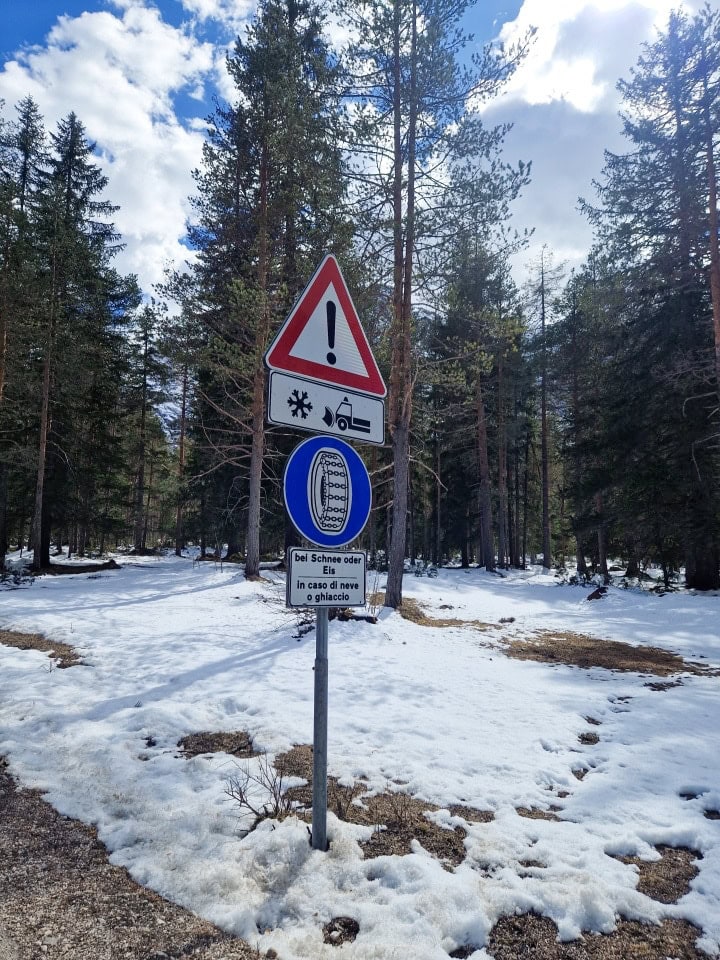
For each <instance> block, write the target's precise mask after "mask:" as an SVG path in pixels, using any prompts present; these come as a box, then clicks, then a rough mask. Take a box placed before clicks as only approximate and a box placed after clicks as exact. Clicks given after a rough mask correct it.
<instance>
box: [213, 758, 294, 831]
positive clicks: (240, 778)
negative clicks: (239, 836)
mask: <svg viewBox="0 0 720 960" xmlns="http://www.w3.org/2000/svg"><path fill="white" fill-rule="evenodd" d="M225 793H226V795H227V796H228V797H229V798H230V799H231V800H234V801H235V803H236V804H237V805H238V807H239V808H240V811H241V813H242V814H246V813H249V814H250V815H251V816H252V817H253V822H252V824H251V826H250V827H248V828H247V829H246V830H244V831H243V836H246V835H247V834H248V833H250V831H251V830H254V829H255V827H256V826H257V825H258V823H260V822H261V821H262V820H284V819H285V817H287V816H289V815H290V813H291V812H292V800H291V798H290V797H288V796H287V794H286V792H285V784H284V782H283V775H282V773H279V772H278V771H277V770H276V769H275V767H274V766H273V764H272V762H271V761H270V760H269V759H268V755H267V753H261V754H260V755H259V756H258V758H257V760H256V761H255V763H253V764H251V763H249V762H247V763H244V764H239V765H238V767H237V772H236V773H233V774H231V775H230V776H228V777H226V779H225Z"/></svg>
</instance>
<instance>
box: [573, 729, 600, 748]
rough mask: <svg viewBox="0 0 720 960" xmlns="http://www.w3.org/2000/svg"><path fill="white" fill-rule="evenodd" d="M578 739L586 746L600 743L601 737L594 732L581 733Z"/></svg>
mask: <svg viewBox="0 0 720 960" xmlns="http://www.w3.org/2000/svg"><path fill="white" fill-rule="evenodd" d="M578 740H579V741H580V743H582V744H583V746H586V747H593V746H595V744H596V743H600V737H599V736H598V735H597V734H596V733H592V732H588V733H581V734H580V736H579V737H578Z"/></svg>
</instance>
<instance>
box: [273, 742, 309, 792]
mask: <svg viewBox="0 0 720 960" xmlns="http://www.w3.org/2000/svg"><path fill="white" fill-rule="evenodd" d="M275 769H276V770H277V772H278V773H279V774H280V776H281V777H301V778H302V779H303V780H307V781H308V783H312V774H313V748H312V746H311V745H310V744H309V743H296V744H295V746H294V747H291V748H290V750H287V751H286V752H285V753H278V754H277V755H276V756H275Z"/></svg>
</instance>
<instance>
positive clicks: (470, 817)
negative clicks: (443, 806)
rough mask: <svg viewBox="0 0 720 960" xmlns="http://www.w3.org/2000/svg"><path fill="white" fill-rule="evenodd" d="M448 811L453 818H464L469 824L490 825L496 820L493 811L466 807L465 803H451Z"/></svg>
mask: <svg viewBox="0 0 720 960" xmlns="http://www.w3.org/2000/svg"><path fill="white" fill-rule="evenodd" d="M448 810H449V811H450V813H451V814H452V816H453V817H462V818H463V820H467V821H468V823H490V822H491V821H492V820H494V819H495V814H494V813H493V812H492V810H478V809H476V808H475V807H466V806H465V804H464V803H451V804H450V806H449V807H448Z"/></svg>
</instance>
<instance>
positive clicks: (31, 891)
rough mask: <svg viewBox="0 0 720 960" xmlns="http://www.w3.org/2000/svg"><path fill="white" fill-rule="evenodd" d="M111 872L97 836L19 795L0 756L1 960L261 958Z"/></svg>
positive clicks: (31, 796)
mask: <svg viewBox="0 0 720 960" xmlns="http://www.w3.org/2000/svg"><path fill="white" fill-rule="evenodd" d="M259 956H260V955H259V954H258V953H257V952H256V951H255V950H253V949H251V948H250V947H249V946H248V945H247V944H245V943H243V942H242V941H240V940H237V939H236V938H233V937H230V936H229V935H227V934H225V933H223V932H222V931H221V930H219V929H218V928H217V927H215V926H214V925H213V924H211V923H208V922H207V921H205V920H201V919H200V918H199V917H196V916H195V915H194V914H192V913H191V912H190V911H188V910H184V909H183V908H182V907H179V906H177V905H176V904H174V903H171V902H170V901H168V900H166V899H165V898H163V897H161V896H159V895H158V894H156V893H154V892H153V891H152V890H149V889H147V888H146V887H143V886H141V885H140V884H138V883H136V882H135V881H134V880H133V879H132V878H131V877H130V875H129V874H128V872H127V870H125V869H124V868H122V867H118V866H113V865H112V864H111V863H110V861H109V854H108V851H107V850H106V849H105V847H104V846H103V844H102V843H100V841H99V840H98V838H97V831H96V830H95V829H94V828H93V827H90V826H86V825H85V824H83V823H81V822H80V821H78V820H73V819H71V818H70V817H64V816H62V815H61V814H59V813H58V812H57V811H56V810H55V809H54V808H53V807H52V806H51V805H50V804H49V803H46V802H45V801H44V800H43V799H42V797H41V795H40V793H39V792H38V791H37V790H23V789H21V788H19V787H18V786H17V785H16V784H15V782H14V781H13V779H12V777H11V776H10V775H9V773H8V772H7V766H6V764H5V763H4V761H3V759H2V758H1V757H0V960H120V958H132V960H140V958H143V960H166V958H171V957H172V958H179V957H194V958H195V960H254V958H257V957H259Z"/></svg>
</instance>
